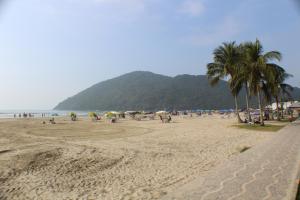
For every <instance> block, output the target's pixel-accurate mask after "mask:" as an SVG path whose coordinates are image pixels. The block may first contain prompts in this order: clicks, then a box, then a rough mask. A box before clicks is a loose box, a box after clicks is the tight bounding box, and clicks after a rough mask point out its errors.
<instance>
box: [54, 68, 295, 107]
mask: <svg viewBox="0 0 300 200" xmlns="http://www.w3.org/2000/svg"><path fill="white" fill-rule="evenodd" d="M294 93H295V92H294ZM296 93H297V95H296V96H297V98H300V89H297V91H296ZM244 99H245V98H244V91H242V92H241V95H240V97H239V102H240V106H241V107H244V106H245V104H244ZM253 102H256V99H253ZM233 107H234V101H233V97H232V95H231V94H230V92H229V89H228V86H227V82H226V81H221V82H220V83H219V84H217V85H216V86H215V87H212V86H210V85H209V82H208V80H207V78H206V76H204V75H199V76H194V75H178V76H175V77H169V76H163V75H159V74H154V73H151V72H143V71H136V72H131V73H128V74H125V75H122V76H119V77H117V78H113V79H110V80H107V81H103V82H100V83H98V84H96V85H93V86H92V87H90V88H88V89H86V90H84V91H82V92H80V93H79V94H76V95H75V96H73V97H70V98H68V99H66V100H65V101H63V102H61V103H59V104H58V105H57V106H56V107H55V108H54V109H55V110H103V111H104V110H160V109H176V110H183V109H228V108H233Z"/></svg>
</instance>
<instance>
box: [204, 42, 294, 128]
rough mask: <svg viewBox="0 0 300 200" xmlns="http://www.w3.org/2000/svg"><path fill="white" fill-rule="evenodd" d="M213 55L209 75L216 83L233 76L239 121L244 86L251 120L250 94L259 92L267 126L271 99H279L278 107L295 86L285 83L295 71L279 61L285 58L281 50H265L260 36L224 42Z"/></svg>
mask: <svg viewBox="0 0 300 200" xmlns="http://www.w3.org/2000/svg"><path fill="white" fill-rule="evenodd" d="M213 55H214V58H213V62H212V63H209V64H207V76H208V78H209V79H210V83H211V84H212V85H215V84H216V83H218V82H219V80H221V79H226V78H227V79H228V80H229V81H228V85H229V88H230V91H231V94H232V95H233V96H234V97H235V98H234V99H235V108H236V113H237V118H238V122H241V119H240V117H239V115H238V102H237V95H238V94H239V93H240V92H241V90H242V88H243V87H244V88H245V91H246V105H247V112H248V120H249V121H251V118H250V113H249V96H256V97H257V100H258V101H257V103H258V107H259V110H260V125H261V126H264V117H263V112H264V105H265V104H266V103H271V102H272V100H273V99H276V102H277V110H278V101H279V99H281V98H280V97H281V96H283V95H288V96H289V97H291V96H292V95H291V91H292V90H293V88H292V87H291V86H290V85H288V84H286V83H285V80H286V79H287V78H288V77H290V76H291V75H289V74H287V73H286V72H285V70H284V69H283V68H282V67H281V66H279V65H278V64H276V63H275V62H279V61H280V60H281V58H282V56H281V53H280V52H278V51H269V52H264V51H263V46H262V44H261V43H260V41H259V40H258V39H256V41H255V42H245V43H242V44H240V45H237V44H236V43H235V42H230V43H223V44H222V45H220V46H219V47H217V48H216V49H215V50H214V52H213ZM278 111H279V110H278ZM278 113H279V112H278Z"/></svg>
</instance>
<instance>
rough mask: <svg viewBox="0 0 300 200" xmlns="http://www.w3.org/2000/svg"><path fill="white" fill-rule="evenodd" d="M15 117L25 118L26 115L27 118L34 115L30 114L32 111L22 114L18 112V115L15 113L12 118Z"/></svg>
mask: <svg viewBox="0 0 300 200" xmlns="http://www.w3.org/2000/svg"><path fill="white" fill-rule="evenodd" d="M17 117H19V118H22V117H23V118H27V117H29V118H31V117H34V115H33V114H32V113H25V112H24V113H23V114H21V113H19V115H18V116H17V114H14V118H17Z"/></svg>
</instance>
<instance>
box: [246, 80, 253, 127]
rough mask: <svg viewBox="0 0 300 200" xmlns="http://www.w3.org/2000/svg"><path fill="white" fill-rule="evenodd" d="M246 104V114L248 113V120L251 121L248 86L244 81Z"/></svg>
mask: <svg viewBox="0 0 300 200" xmlns="http://www.w3.org/2000/svg"><path fill="white" fill-rule="evenodd" d="M245 86H246V106H247V115H248V120H249V122H251V121H252V120H251V115H250V110H249V88H248V83H246V85H245Z"/></svg>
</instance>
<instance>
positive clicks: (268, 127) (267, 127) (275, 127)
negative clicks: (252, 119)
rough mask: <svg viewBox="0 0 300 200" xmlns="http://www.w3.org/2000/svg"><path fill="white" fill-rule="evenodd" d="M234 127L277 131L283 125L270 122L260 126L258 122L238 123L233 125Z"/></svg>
mask: <svg viewBox="0 0 300 200" xmlns="http://www.w3.org/2000/svg"><path fill="white" fill-rule="evenodd" d="M234 127H237V128H240V129H247V130H253V131H268V132H277V131H279V130H280V129H282V128H283V127H285V125H271V124H265V125H264V126H261V125H259V124H252V125H249V124H238V125H234Z"/></svg>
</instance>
